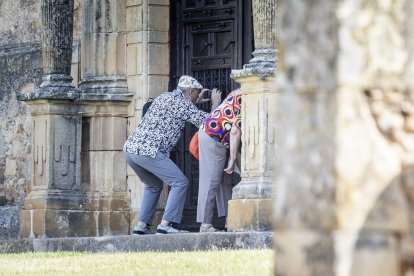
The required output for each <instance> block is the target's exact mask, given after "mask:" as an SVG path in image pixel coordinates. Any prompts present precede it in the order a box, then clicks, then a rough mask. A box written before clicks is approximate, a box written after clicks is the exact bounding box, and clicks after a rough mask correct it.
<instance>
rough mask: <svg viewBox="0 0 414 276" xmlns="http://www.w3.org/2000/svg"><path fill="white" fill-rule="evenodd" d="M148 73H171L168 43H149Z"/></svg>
mask: <svg viewBox="0 0 414 276" xmlns="http://www.w3.org/2000/svg"><path fill="white" fill-rule="evenodd" d="M148 60H150V61H151V62H150V63H149V64H148V73H149V74H154V75H168V74H169V48H168V44H149V45H148Z"/></svg>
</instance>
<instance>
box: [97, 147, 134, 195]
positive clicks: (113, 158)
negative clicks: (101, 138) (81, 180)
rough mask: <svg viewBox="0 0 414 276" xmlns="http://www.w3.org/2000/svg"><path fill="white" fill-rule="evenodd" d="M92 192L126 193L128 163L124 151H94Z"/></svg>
mask: <svg viewBox="0 0 414 276" xmlns="http://www.w3.org/2000/svg"><path fill="white" fill-rule="evenodd" d="M90 158H91V163H90V168H91V179H90V180H91V191H101V192H103V191H108V192H109V191H126V161H125V158H124V154H123V152H122V151H92V152H91V153H90Z"/></svg>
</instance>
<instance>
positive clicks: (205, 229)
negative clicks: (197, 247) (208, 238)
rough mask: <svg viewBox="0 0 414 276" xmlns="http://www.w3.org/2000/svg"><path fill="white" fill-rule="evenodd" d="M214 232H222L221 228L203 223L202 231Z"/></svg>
mask: <svg viewBox="0 0 414 276" xmlns="http://www.w3.org/2000/svg"><path fill="white" fill-rule="evenodd" d="M212 232H220V230H219V229H217V228H214V227H213V225H211V224H206V225H203V224H201V226H200V233H212Z"/></svg>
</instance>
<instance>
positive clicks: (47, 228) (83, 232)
mask: <svg viewBox="0 0 414 276" xmlns="http://www.w3.org/2000/svg"><path fill="white" fill-rule="evenodd" d="M128 234H129V211H78V210H53V209H35V210H22V211H21V220H20V236H21V237H22V238H58V237H94V236H95V237H96V236H112V235H128Z"/></svg>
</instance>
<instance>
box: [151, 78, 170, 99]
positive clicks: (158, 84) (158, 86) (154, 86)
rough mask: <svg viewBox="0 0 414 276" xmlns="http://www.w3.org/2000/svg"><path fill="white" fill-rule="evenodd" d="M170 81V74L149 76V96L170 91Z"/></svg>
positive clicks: (153, 96) (152, 96)
mask: <svg viewBox="0 0 414 276" xmlns="http://www.w3.org/2000/svg"><path fill="white" fill-rule="evenodd" d="M169 81H170V78H169V76H151V75H150V76H148V92H149V95H148V96H149V97H151V98H155V97H157V96H159V95H160V94H162V93H164V92H166V91H168V83H169Z"/></svg>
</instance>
